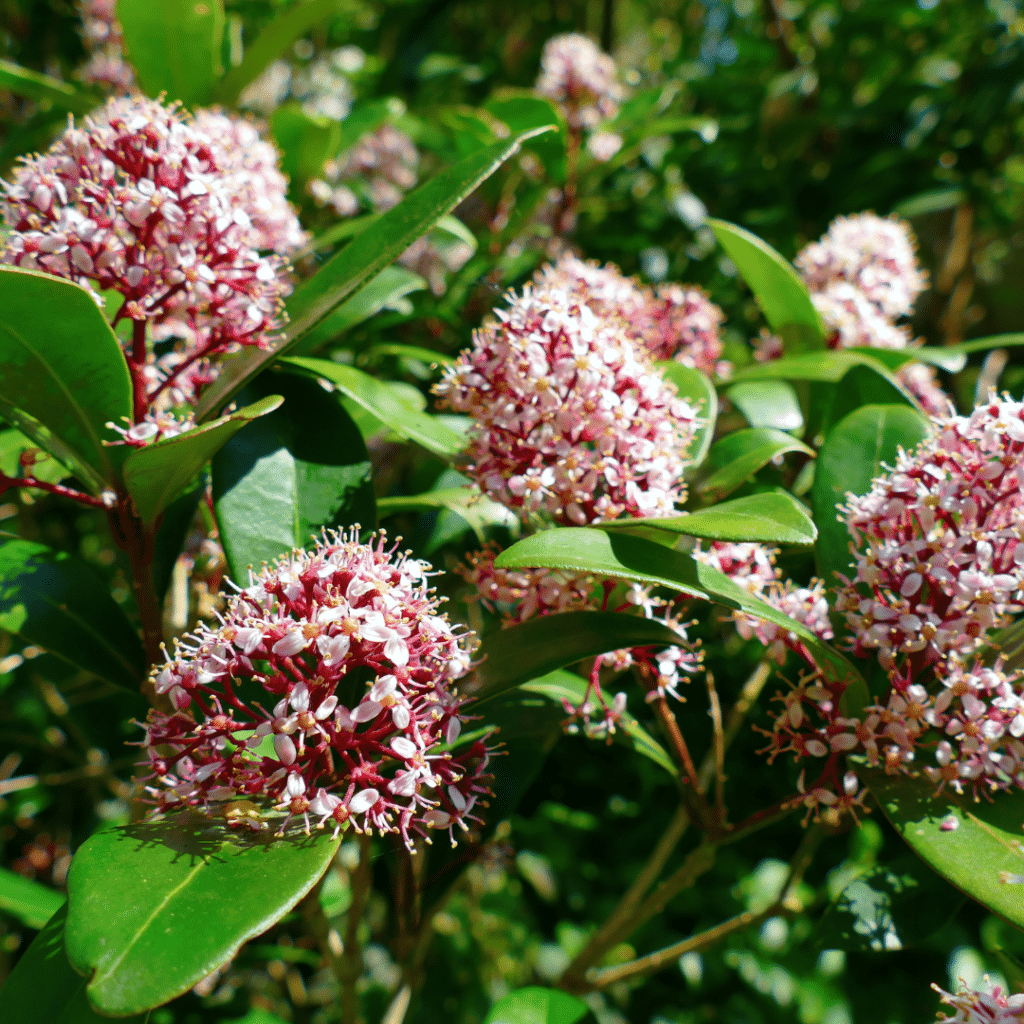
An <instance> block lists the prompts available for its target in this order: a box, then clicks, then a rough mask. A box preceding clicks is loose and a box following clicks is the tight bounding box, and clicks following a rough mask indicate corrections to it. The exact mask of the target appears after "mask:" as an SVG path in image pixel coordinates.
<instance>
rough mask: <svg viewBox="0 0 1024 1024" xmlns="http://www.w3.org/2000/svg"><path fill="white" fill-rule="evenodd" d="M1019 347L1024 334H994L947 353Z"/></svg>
mask: <svg viewBox="0 0 1024 1024" xmlns="http://www.w3.org/2000/svg"><path fill="white" fill-rule="evenodd" d="M1018 345H1024V334H993V335H992V336H991V337H988V338H972V339H971V340H970V341H962V342H960V344H959V345H950V346H949V348H947V349H945V351H946V352H947V353H949V354H950V355H960V354H963V355H970V354H971V353H972V352H987V351H988V350H989V349H991V348H1016V347H1017V346H1018ZM914 356H915V358H918V359H919V358H920V355H919V351H915V352H914Z"/></svg>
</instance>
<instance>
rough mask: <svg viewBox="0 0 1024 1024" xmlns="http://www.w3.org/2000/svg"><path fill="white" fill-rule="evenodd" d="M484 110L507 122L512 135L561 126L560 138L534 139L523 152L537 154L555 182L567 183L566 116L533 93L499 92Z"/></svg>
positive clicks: (543, 137)
mask: <svg viewBox="0 0 1024 1024" xmlns="http://www.w3.org/2000/svg"><path fill="white" fill-rule="evenodd" d="M484 109H485V110H487V111H488V112H490V113H491V114H493V115H494V116H495V117H496V118H498V120H499V121H504V122H505V124H507V125H508V127H509V129H510V130H511V131H512V133H513V134H516V133H518V132H525V131H529V130H530V129H531V128H543V127H544V126H545V125H549V124H554V125H558V133H557V134H547V135H542V136H540V138H537V139H532V140H531V141H530V142H528V143H526V145H525V146H524V147H523V148H524V149H526V150H529V151H530V152H533V153H536V154H537V156H538V157H539V158H540V161H541V163H542V164H543V166H544V170H545V171H546V172H547V175H548V177H549V178H550V179H551V180H552V181H554V182H559V183H560V182H563V181H565V172H566V155H565V139H566V136H567V134H568V127H567V126H566V123H565V116H564V115H563V114H562V112H561V111H560V110H559V109H558V108H557V107H556V106H555V105H554V104H553V103H552V102H551V101H550V100H546V99H544V97H543V96H538V95H537V94H536V93H535V92H533V91H532V90H530V89H499V90H497V91H496V92H495V93H494V95H492V96H491V98H490V99H489V100H488V101H487V102H486V103H485V104H484Z"/></svg>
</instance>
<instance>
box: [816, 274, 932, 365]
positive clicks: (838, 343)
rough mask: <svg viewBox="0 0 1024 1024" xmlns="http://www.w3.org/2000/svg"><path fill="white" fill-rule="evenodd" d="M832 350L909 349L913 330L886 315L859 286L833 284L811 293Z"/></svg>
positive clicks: (842, 282)
mask: <svg viewBox="0 0 1024 1024" xmlns="http://www.w3.org/2000/svg"><path fill="white" fill-rule="evenodd" d="M811 301H812V302H813V303H814V306H815V308H816V309H817V310H818V312H819V313H820V314H821V319H822V320H823V322H824V324H825V329H826V330H827V331H828V332H829V333H830V335H831V337H830V340H829V344H830V346H831V347H832V348H855V347H860V348H896V349H899V348H907V347H909V346H910V344H911V340H912V339H911V335H910V331H909V330H908V329H907V328H906V327H902V326H899V325H897V324H895V323H893V321H892V320H891V319H890V318H889V317H888V316H886V315H885V314H884V313H883V312H882V311H881V310H880V309H879V308H878V306H876V305H875V303H873V302H872V301H871V300H870V299H869V298H868V297H867V296H866V295H865V294H864V293H863V292H862V291H861V290H860V289H859V288H858V287H857V286H856V285H855V284H850V283H849V282H847V281H835V282H830V283H829V284H828V286H827V287H825V288H824V289H822V290H821V291H812V292H811Z"/></svg>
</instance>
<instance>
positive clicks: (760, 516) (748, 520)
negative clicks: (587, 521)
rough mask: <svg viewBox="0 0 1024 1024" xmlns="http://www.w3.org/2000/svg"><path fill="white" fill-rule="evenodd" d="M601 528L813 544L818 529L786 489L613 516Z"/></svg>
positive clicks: (709, 537)
mask: <svg viewBox="0 0 1024 1024" xmlns="http://www.w3.org/2000/svg"><path fill="white" fill-rule="evenodd" d="M597 527H598V529H601V530H614V531H619V530H624V531H626V532H629V531H631V530H636V529H643V530H665V531H667V532H669V533H679V534H684V535H686V536H688V537H705V538H707V539H708V540H731V541H762V542H764V543H768V544H813V543H814V539H815V537H817V535H818V532H817V530H816V529H815V527H814V522H813V520H812V519H811V517H810V515H809V514H808V512H807V509H806V508H805V506H804V505H803V504H802V503H801V502H799V501H797V499H796V498H794V497H793V495H791V494H789V493H788V492H787V491H762V492H761V493H759V494H751V495H749V496H748V497H745V498H735V499H734V500H733V501H723V502H721V503H720V504H718V505H712V506H711V507H710V508H704V509H700V510H699V511H697V512H692V513H690V514H689V515H685V516H672V517H671V518H667V519H656V518H651V519H615V520H613V521H612V522H609V523H598V524H597Z"/></svg>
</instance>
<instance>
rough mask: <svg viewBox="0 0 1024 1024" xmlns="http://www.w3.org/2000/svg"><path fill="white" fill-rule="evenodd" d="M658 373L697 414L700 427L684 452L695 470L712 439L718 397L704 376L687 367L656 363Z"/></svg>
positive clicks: (670, 363)
mask: <svg viewBox="0 0 1024 1024" xmlns="http://www.w3.org/2000/svg"><path fill="white" fill-rule="evenodd" d="M657 366H658V369H659V370H661V372H662V374H663V375H664V376H665V378H666V379H667V380H670V381H672V383H673V384H675V386H676V390H677V391H678V392H679V396H680V398H685V399H686V400H687V401H688V402H689V403H690V404H691V405H693V406H696V408H698V409H699V410H700V418H701V421H702V422H701V425H700V426H699V427H698V428H697V430H696V432H695V433H694V435H693V442H692V443H691V445H690V450H689V451H688V452H687V458H688V460H689V463H690V468H694V469H695V468H696V467H697V466H699V465H700V464H701V463H702V462H703V461H704V460H705V459H706V458H707V454H708V451H709V450H710V448H711V442H712V441H713V440H714V437H715V420H716V419H717V417H718V393H717V392H716V391H715V385H714V384H712V383H711V381H710V379H709V378H708V376H707V375H706V374H703V373H701V372H700V370H695V369H693V368H692V367H690V366H683V364H682V363H677V362H673V361H668V362H659V363H658V364H657Z"/></svg>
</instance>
